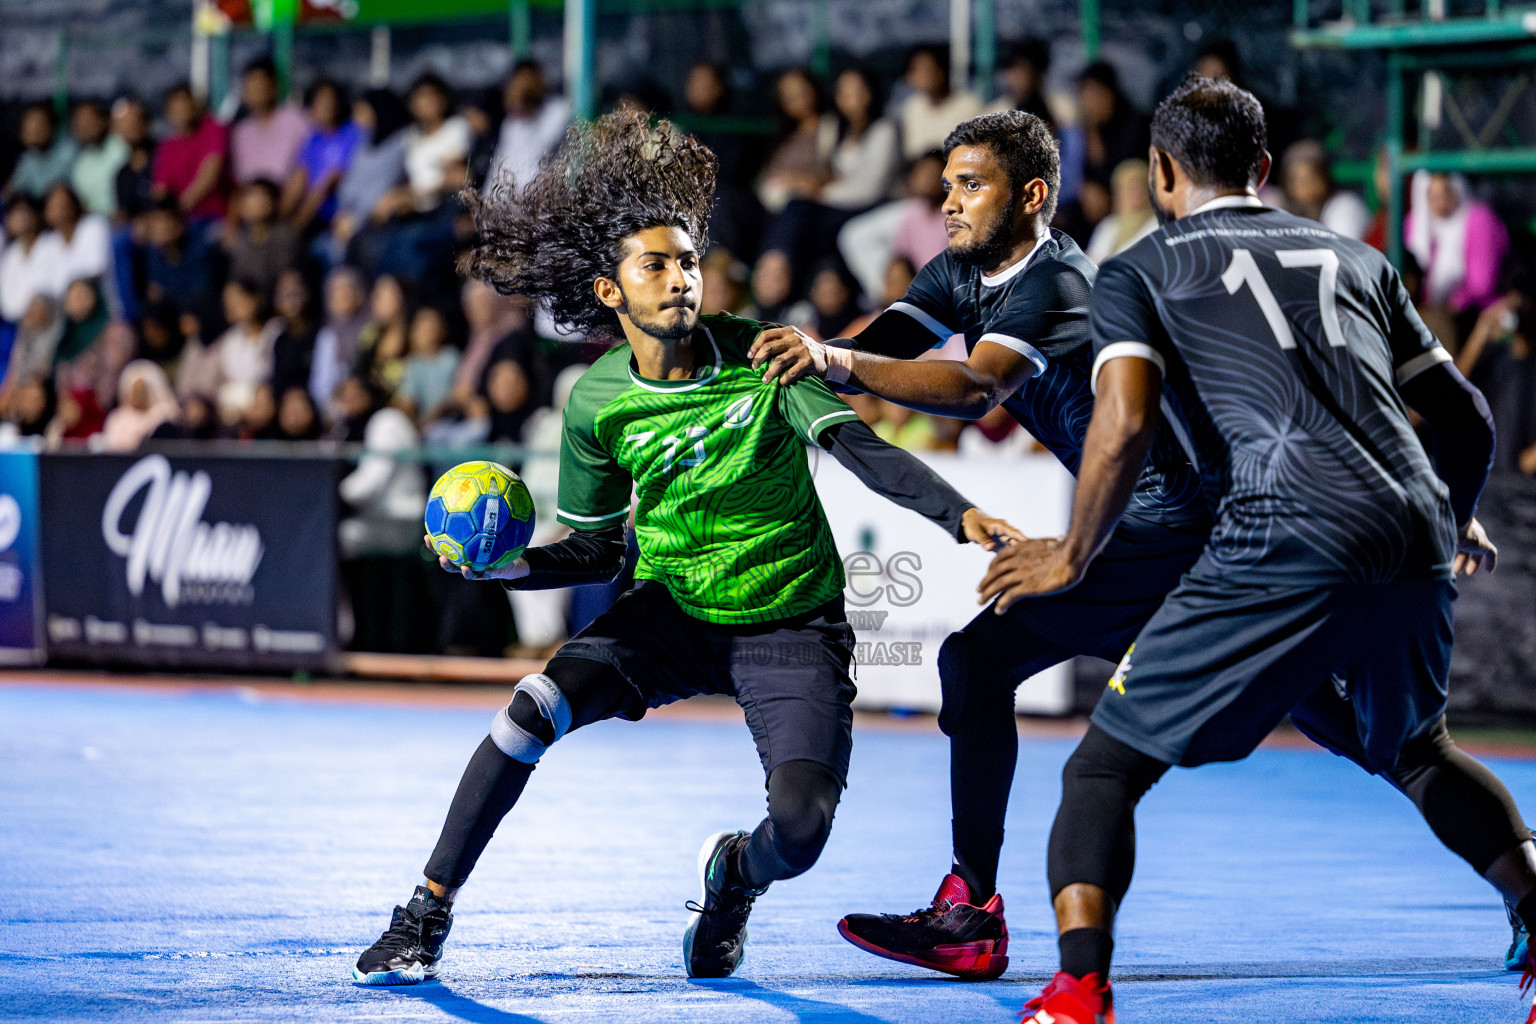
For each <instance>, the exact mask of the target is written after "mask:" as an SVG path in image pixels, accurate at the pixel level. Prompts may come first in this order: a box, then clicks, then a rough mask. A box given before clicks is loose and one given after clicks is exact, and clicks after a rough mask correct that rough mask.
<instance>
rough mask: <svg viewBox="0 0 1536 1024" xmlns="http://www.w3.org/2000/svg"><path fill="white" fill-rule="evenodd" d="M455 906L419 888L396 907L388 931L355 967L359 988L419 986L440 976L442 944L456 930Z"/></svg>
mask: <svg viewBox="0 0 1536 1024" xmlns="http://www.w3.org/2000/svg"><path fill="white" fill-rule="evenodd" d="M451 908H452V904H451V903H449V902H448V901H447V900H445V899H441V898H440V897H438V896H434V895H433V894H432V890H431V889H428V888H427V887H426V886H424V885H418V886H417V887H416V892H415V894H414V895H413V896H412V897H411V900H410V902H409V903H407V904H406V905H405V906H403V907H396V908H395V912H394V914H393V915H392V916H391V917H390V919H389V928H388V929H387V930H385V932H384V934H383V935H380V936H379V941H378V942H375V943H374V944H373V945H371V946H369V947H368V948H367V949H365V950H363V955H362V956H360V957H358V958H357V963H356V964H355V965H354V966H353V967H352V980H353V982H355V983H356V984H359V985H416V984H419V983H421V982H423V981H426V980H427V979H428V978H435V977H437V971H438V968H440V967H441V966H442V963H443V942H444V941H445V940H446V939H447V938H448V929H450V928H452V927H453V912H452V909H451Z"/></svg>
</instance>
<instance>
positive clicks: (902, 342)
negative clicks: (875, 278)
mask: <svg viewBox="0 0 1536 1024" xmlns="http://www.w3.org/2000/svg"><path fill="white" fill-rule="evenodd" d="M935 340H936V339H935V337H934V333H933V332H932V331H930V330H929V329H928V328H926V327H924V326H923V325H922V324H920V323H918V322H917V321H916V320H914V319H912V318H911V317H910V316H908V315H907V314H905V313H902V312H900V311H898V310H894V309H888V310H886V311H885V312H884V313H881V314H880V315H879V316H877V317H875V319H874V322H873V323H871V324H870V325H869V326H868V327H866V328H864V329H863V330H862V331H860V332H859V336H858V337H856V338H854V339H853V347H854V349H855V350H856V351H859V352H872V353H874V354H875V355H877V356H889V357H891V358H892V359H916V358H917V357H918V356H920V355H922V354H923V353H924V352H927V351H928V350H929V349H931V348H933V345H934V341H935Z"/></svg>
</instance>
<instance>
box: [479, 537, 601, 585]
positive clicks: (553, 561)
mask: <svg viewBox="0 0 1536 1024" xmlns="http://www.w3.org/2000/svg"><path fill="white" fill-rule="evenodd" d="M624 548H625V543H624V527H622V526H609V527H605V528H604V529H601V530H576V531H573V532H572V533H571V535H570V536H569V537H567V538H565V539H564V540H562V541H558V542H556V543H554V544H545V545H544V546H542V547H537V548H529V549H528V550H527V551H526V552H525V553H524V554H523V557H524V558H526V559H527V560H528V575H527V576H524V577H523V578H522V579H516V580H502V586H504V587H506V588H507V589H508V590H558V589H560V588H561V587H579V586H582V585H584V584H589V583H612V582H613V581H614V580H615V579H617V578H618V575H619V573H621V572H623V571H624Z"/></svg>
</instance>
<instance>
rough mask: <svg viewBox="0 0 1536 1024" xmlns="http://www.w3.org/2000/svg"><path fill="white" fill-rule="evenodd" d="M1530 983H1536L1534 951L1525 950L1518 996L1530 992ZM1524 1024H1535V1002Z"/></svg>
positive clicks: (1535, 955)
mask: <svg viewBox="0 0 1536 1024" xmlns="http://www.w3.org/2000/svg"><path fill="white" fill-rule="evenodd" d="M1532 983H1536V950H1532V949H1527V950H1526V951H1525V964H1524V967H1523V970H1522V973H1521V975H1520V995H1521V997H1522V998H1523V997H1524V996H1525V993H1526V992H1528V991H1529V990H1530V988H1531V985H1532ZM1525 1024H1536V1002H1533V1003H1532V1004H1531V1012H1530V1014H1529V1015H1528V1016H1527V1017H1526V1018H1525Z"/></svg>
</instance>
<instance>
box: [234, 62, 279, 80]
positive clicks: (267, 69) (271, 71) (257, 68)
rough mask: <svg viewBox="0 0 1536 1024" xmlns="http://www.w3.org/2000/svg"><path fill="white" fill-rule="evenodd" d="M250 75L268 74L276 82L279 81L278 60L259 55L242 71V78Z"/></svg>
mask: <svg viewBox="0 0 1536 1024" xmlns="http://www.w3.org/2000/svg"><path fill="white" fill-rule="evenodd" d="M248 75H266V76H267V77H268V78H270V79H272V81H274V82H275V81H277V62H276V61H274V60H273V59H272V58H271V57H257V58H256V59H255V60H253V61H251V62H250V63H249V64H247V65H246V66H245V69H244V70H243V71H241V72H240V77H241V78H245V77H246V76H248Z"/></svg>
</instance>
